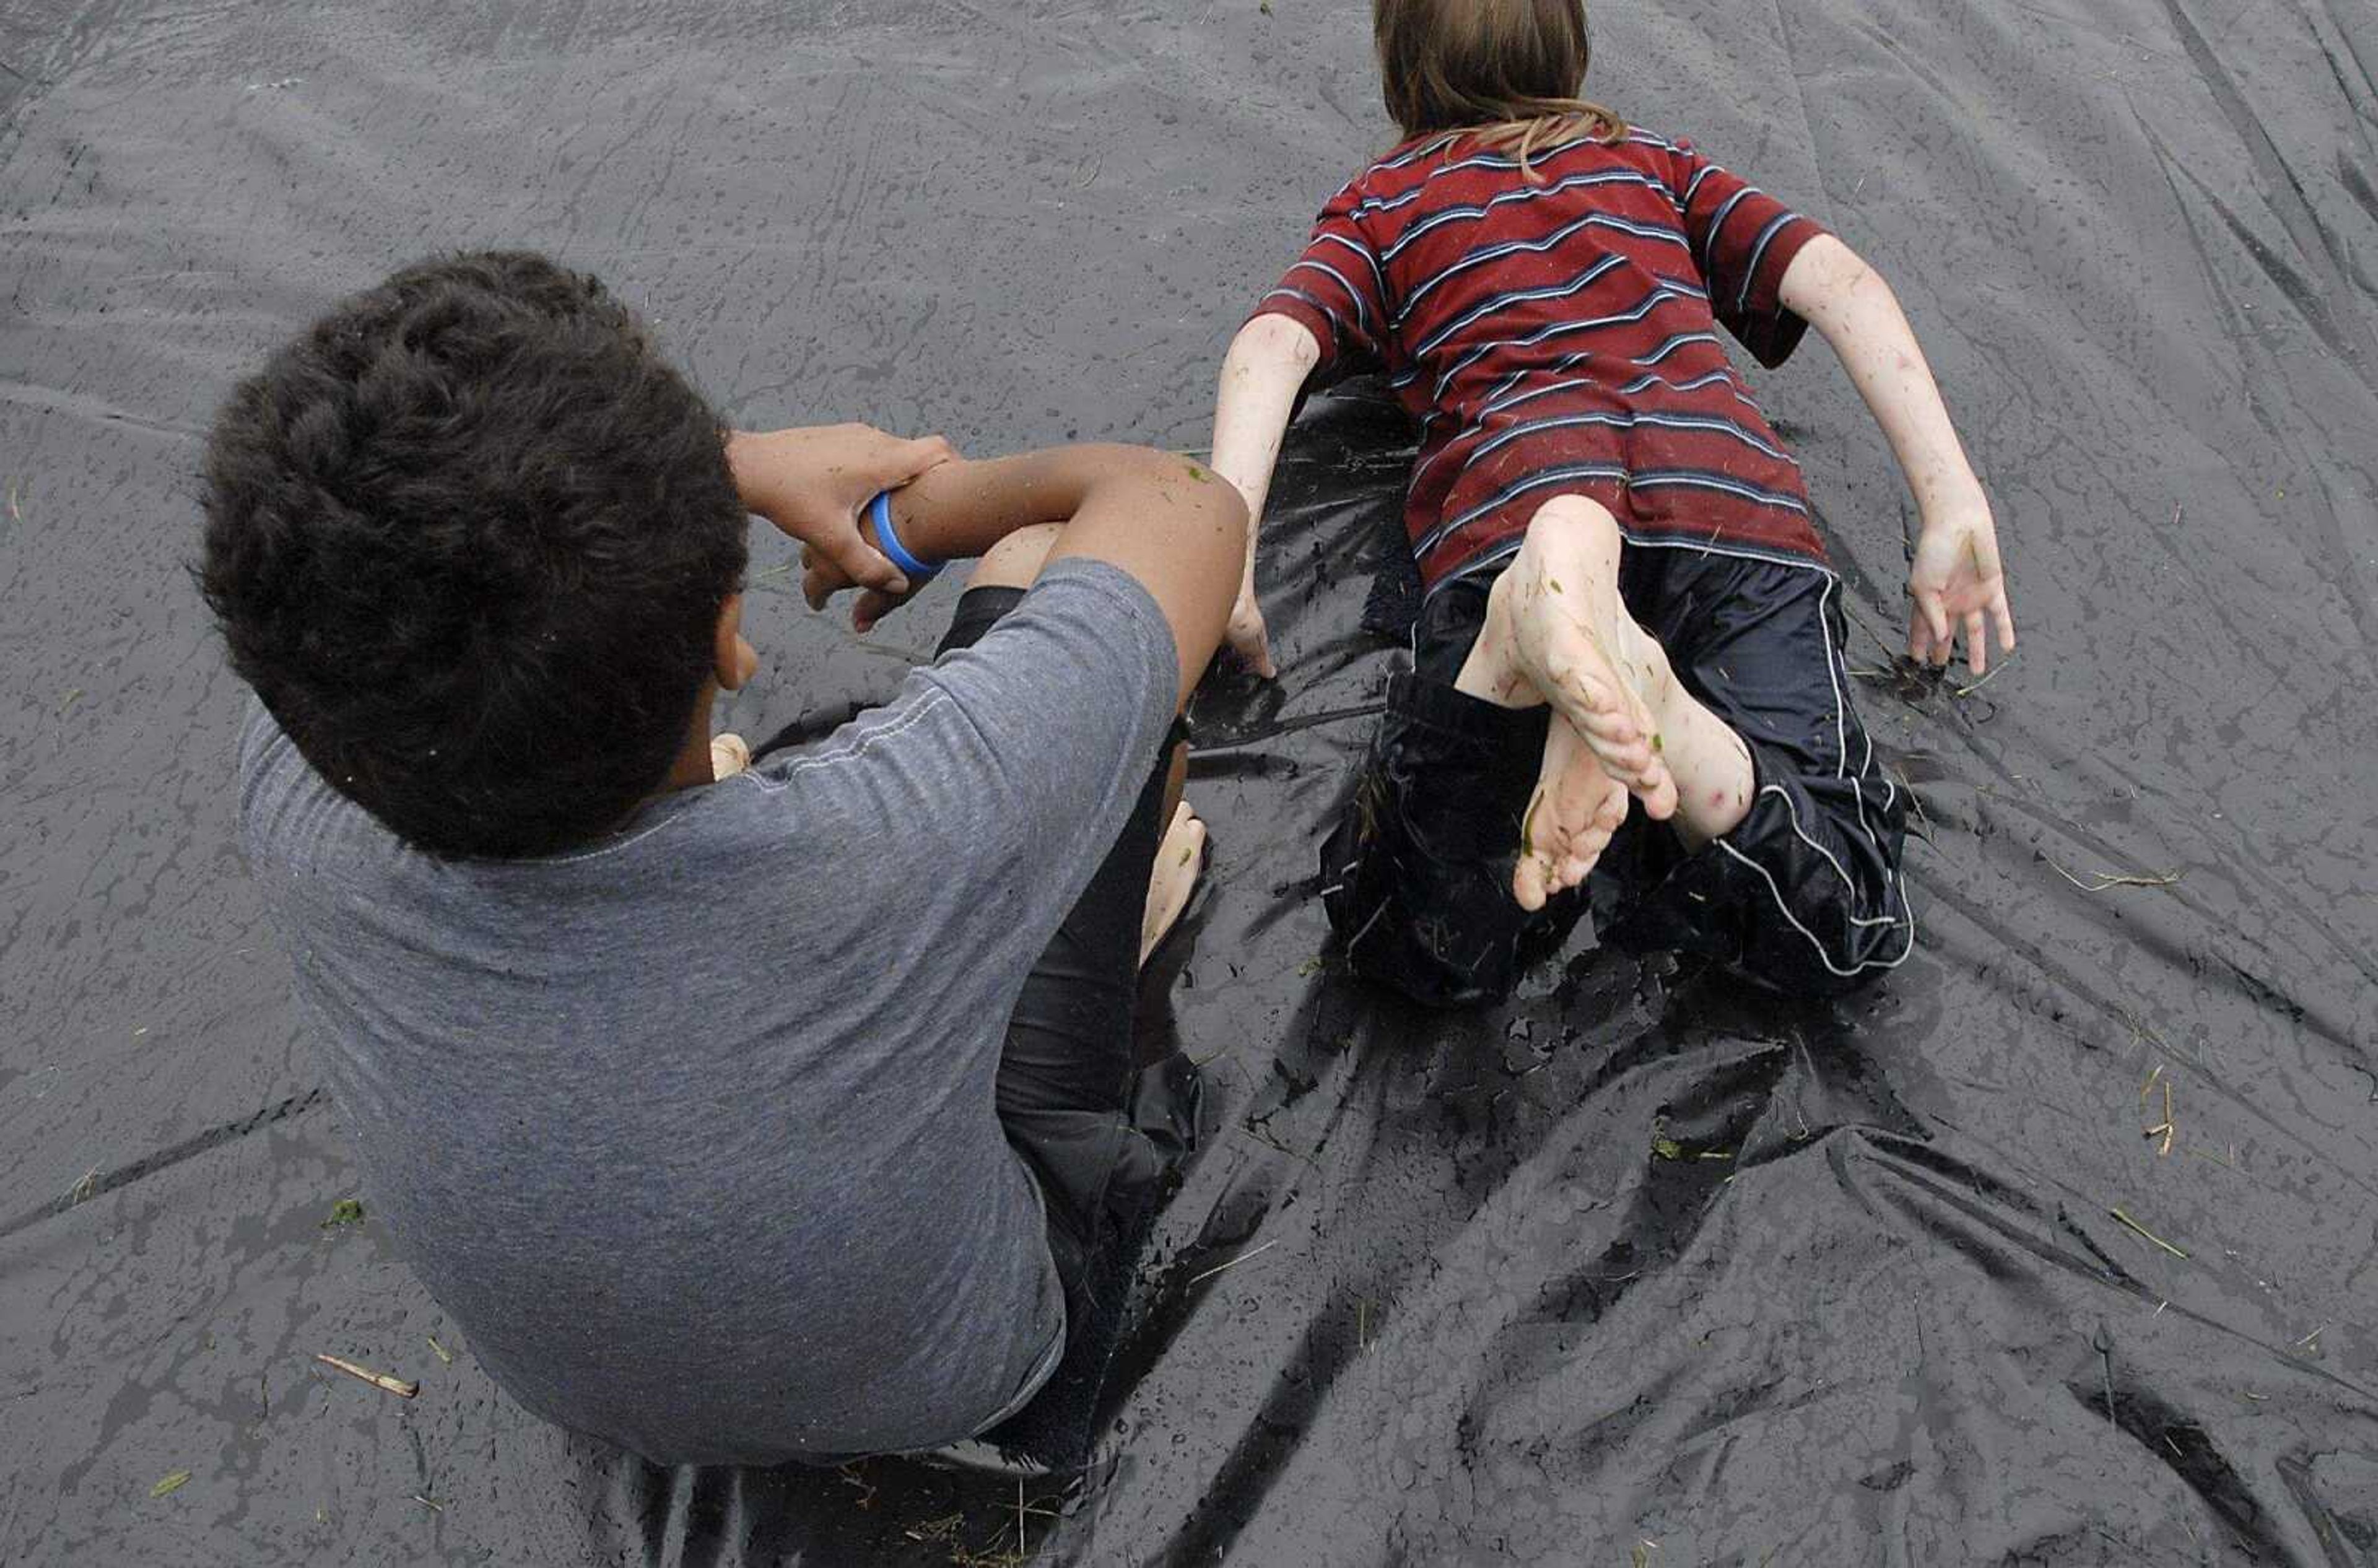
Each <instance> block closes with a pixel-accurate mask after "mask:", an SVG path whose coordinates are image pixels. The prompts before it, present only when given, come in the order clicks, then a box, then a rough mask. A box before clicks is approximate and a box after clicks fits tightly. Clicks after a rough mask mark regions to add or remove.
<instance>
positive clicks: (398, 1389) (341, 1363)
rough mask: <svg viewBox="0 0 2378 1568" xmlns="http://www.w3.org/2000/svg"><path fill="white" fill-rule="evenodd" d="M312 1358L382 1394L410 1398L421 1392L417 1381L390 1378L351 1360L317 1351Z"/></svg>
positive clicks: (384, 1373)
mask: <svg viewBox="0 0 2378 1568" xmlns="http://www.w3.org/2000/svg"><path fill="white" fill-rule="evenodd" d="M314 1359H316V1360H317V1361H319V1362H321V1363H322V1365H324V1366H326V1367H328V1368H330V1370H331V1371H340V1372H344V1373H346V1374H347V1376H349V1377H351V1378H354V1379H356V1380H357V1381H358V1382H367V1383H369V1384H371V1385H372V1386H373V1387H374V1388H376V1389H378V1390H379V1391H380V1392H381V1393H382V1394H395V1395H396V1396H397V1397H398V1398H399V1399H410V1398H412V1397H413V1396H414V1394H419V1393H420V1392H421V1385H420V1384H419V1383H417V1382H405V1381H404V1380H403V1379H402V1378H392V1377H390V1376H389V1375H388V1374H387V1373H386V1372H376V1371H372V1370H371V1369H370V1368H368V1367H358V1366H356V1365H355V1364H354V1362H353V1361H345V1360H342V1359H339V1358H338V1357H336V1356H325V1355H322V1354H320V1353H319V1352H317V1353H316V1354H315V1357H314Z"/></svg>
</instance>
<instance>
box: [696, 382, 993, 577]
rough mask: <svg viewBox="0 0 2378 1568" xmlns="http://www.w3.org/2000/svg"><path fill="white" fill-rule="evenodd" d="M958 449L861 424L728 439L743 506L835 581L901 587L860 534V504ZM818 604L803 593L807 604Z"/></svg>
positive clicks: (729, 459)
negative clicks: (825, 567) (794, 542)
mask: <svg viewBox="0 0 2378 1568" xmlns="http://www.w3.org/2000/svg"><path fill="white" fill-rule="evenodd" d="M956 456H957V452H956V450H955V449H953V448H952V447H951V446H950V444H949V442H947V441H945V440H943V438H942V437H939V436H929V437H924V438H923V439H921V440H915V441H906V440H902V439H901V438H900V437H897V436H887V435H885V434H884V433H883V431H881V430H877V429H874V428H873V427H871V426H870V425H823V426H820V427H817V428H815V429H807V430H772V431H769V432H768V433H767V434H765V435H755V434H752V433H751V432H749V431H740V430H739V431H737V432H735V433H734V434H733V435H731V436H729V437H727V465H728V466H729V467H730V468H732V469H733V470H734V471H735V484H736V487H737V488H738V489H739V490H740V491H741V492H742V494H743V504H744V505H745V506H746V507H748V508H750V509H751V510H752V511H754V512H756V513H758V514H759V515H760V516H762V517H764V518H766V519H767V520H768V521H770V522H773V523H775V525H776V526H777V527H778V528H780V529H782V530H783V531H784V532H785V533H787V534H789V535H790V536H791V537H793V538H795V539H798V540H799V541H800V542H801V544H802V545H804V546H806V549H805V550H804V552H803V554H804V556H805V557H806V558H808V559H810V560H811V561H813V562H814V561H823V562H824V563H827V564H829V565H831V566H832V567H833V568H834V569H835V573H836V574H837V575H838V578H839V587H845V588H847V587H858V588H867V589H873V590H877V591H879V592H884V593H905V592H907V586H908V585H907V582H906V581H903V580H902V578H901V576H900V573H899V570H898V569H897V568H895V567H894V566H893V564H892V563H891V562H890V561H888V560H886V559H884V558H883V555H882V554H881V553H880V552H878V551H877V550H876V548H875V546H874V545H870V544H869V543H868V542H867V541H866V539H865V538H863V537H862V536H861V535H860V533H859V509H860V508H861V507H864V506H865V505H867V503H868V502H870V501H871V500H873V499H874V498H875V497H876V494H877V493H878V492H879V491H883V490H897V489H898V488H900V486H902V485H906V484H907V483H908V482H909V481H910V480H912V479H915V478H916V477H917V476H918V475H919V474H920V473H924V472H925V471H926V470H927V469H929V468H932V467H934V466H936V465H937V464H940V463H944V462H948V461H951V460H952V459H954V458H955V457H956ZM824 603H825V600H824V598H823V595H822V594H820V593H817V592H811V594H810V607H811V609H816V608H819V607H820V606H822V605H823V604H824Z"/></svg>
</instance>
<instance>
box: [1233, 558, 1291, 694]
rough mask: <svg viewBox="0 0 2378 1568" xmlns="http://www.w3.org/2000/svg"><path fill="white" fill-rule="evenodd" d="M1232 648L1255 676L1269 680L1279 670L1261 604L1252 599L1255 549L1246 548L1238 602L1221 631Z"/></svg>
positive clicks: (1253, 596) (1253, 594) (1253, 592)
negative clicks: (1245, 568)
mask: <svg viewBox="0 0 2378 1568" xmlns="http://www.w3.org/2000/svg"><path fill="white" fill-rule="evenodd" d="M1223 636H1224V637H1225V638H1226V639H1227V640H1228V641H1229V644H1230V649H1231V652H1233V653H1236V654H1237V655H1238V656H1239V658H1240V659H1241V660H1242V661H1243V663H1244V664H1246V666H1247V668H1249V669H1251V670H1253V671H1254V672H1255V674H1256V675H1257V676H1261V677H1262V678H1263V679H1265V680H1269V679H1271V678H1272V677H1273V676H1277V675H1279V666H1278V665H1276V664H1273V663H1272V662H1271V633H1270V632H1269V631H1268V630H1267V628H1265V626H1264V615H1263V605H1262V604H1259V603H1257V602H1256V599H1255V552H1254V551H1252V550H1250V551H1248V552H1247V572H1246V576H1244V577H1243V578H1242V579H1240V581H1239V602H1238V603H1237V604H1233V605H1232V606H1231V625H1230V628H1229V629H1228V630H1227V631H1225V632H1224V633H1223Z"/></svg>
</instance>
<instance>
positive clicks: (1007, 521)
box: [803, 446, 1246, 701]
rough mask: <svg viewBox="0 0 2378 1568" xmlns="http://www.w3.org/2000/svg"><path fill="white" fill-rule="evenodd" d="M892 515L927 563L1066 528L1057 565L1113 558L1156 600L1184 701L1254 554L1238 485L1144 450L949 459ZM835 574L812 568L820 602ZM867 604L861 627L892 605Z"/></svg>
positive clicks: (809, 584) (898, 499)
mask: <svg viewBox="0 0 2378 1568" xmlns="http://www.w3.org/2000/svg"><path fill="white" fill-rule="evenodd" d="M892 518H893V525H894V527H895V528H896V529H897V530H898V532H899V535H900V543H901V544H902V545H905V546H906V547H907V550H908V552H909V554H911V555H913V556H916V557H919V558H920V559H923V560H928V561H939V560H957V559H962V558H967V557H974V556H979V555H981V554H982V553H983V552H984V551H986V550H988V549H990V548H991V546H992V545H995V544H997V543H998V542H999V541H1000V540H1002V539H1004V538H1006V537H1007V536H1008V535H1009V534H1010V533H1015V531H1016V530H1017V529H1019V528H1028V527H1031V526H1032V525H1034V524H1036V523H1044V522H1055V523H1061V524H1063V532H1062V533H1059V534H1058V536H1057V542H1056V544H1055V545H1053V546H1052V547H1051V550H1050V552H1049V559H1050V560H1051V561H1056V560H1061V559H1063V558H1065V557H1087V558H1090V559H1094V560H1102V561H1106V562H1109V563H1111V565H1113V566H1116V567H1119V568H1121V569H1123V571H1125V572H1128V573H1129V574H1130V575H1131V576H1132V577H1133V578H1135V579H1136V580H1137V581H1138V582H1139V584H1140V586H1142V587H1143V588H1145V589H1147V592H1148V594H1149V596H1150V597H1151V598H1153V599H1154V600H1155V601H1156V604H1157V607H1158V609H1159V610H1161V611H1162V612H1163V615H1164V618H1165V621H1166V622H1167V623H1168V624H1169V625H1170V626H1171V628H1172V637H1173V642H1174V645H1175V650H1176V652H1178V653H1179V655H1180V661H1181V697H1182V700H1184V701H1185V700H1187V699H1188V695H1189V692H1190V691H1191V690H1192V689H1193V688H1195V686H1196V684H1197V680H1198V677H1199V676H1202V675H1203V674H1204V673H1205V670H1206V665H1207V662H1208V661H1209V660H1211V659H1212V658H1213V656H1214V650H1215V649H1216V647H1218V646H1219V644H1220V642H1221V638H1222V628H1223V625H1224V623H1225V622H1226V621H1227V620H1228V618H1229V616H1230V610H1231V596H1232V594H1233V593H1235V592H1237V589H1238V582H1239V573H1240V568H1241V563H1242V561H1243V558H1244V557H1245V553H1246V510H1245V508H1244V507H1243V505H1242V504H1241V503H1240V501H1239V498H1238V497H1237V496H1236V495H1234V494H1233V493H1232V492H1231V488H1230V486H1228V485H1223V484H1221V483H1220V482H1219V480H1217V479H1216V478H1215V477H1214V476H1213V475H1212V474H1211V473H1207V471H1206V469H1205V467H1204V466H1203V465H1201V464H1198V463H1195V462H1192V461H1189V460H1187V459H1185V458H1182V457H1177V456H1174V455H1173V454H1171V453H1169V452H1158V451H1150V450H1148V449H1146V448H1142V447H1116V446H1083V447H1057V448H1051V449H1049V450H1046V451H1039V452H1026V453H1023V454H1020V455H1018V456H1015V457H1009V458H996V459H992V460H991V461H983V462H966V461H958V462H947V463H943V464H941V465H939V466H937V467H935V468H932V469H930V470H928V471H927V472H926V473H923V474H922V475H920V476H919V478H918V479H917V480H916V481H915V482H914V483H912V484H910V485H907V487H906V488H905V489H902V490H899V491H896V492H895V493H894V495H893V497H892ZM869 527H870V528H871V527H872V525H871V524H870V525H869ZM838 577H839V574H829V575H822V573H821V570H820V566H819V563H817V562H816V561H815V560H812V563H811V573H810V576H809V578H808V579H807V580H806V581H805V582H804V585H803V586H804V589H805V591H806V592H809V594H810V597H811V603H812V604H817V603H820V602H822V601H823V597H824V596H825V594H826V593H829V592H835V591H837V590H838V589H839V588H841V587H845V586H848V583H847V580H843V581H836V579H837V578H838ZM870 599H871V600H872V601H874V602H873V603H872V604H870V603H869V602H867V601H862V603H861V605H860V610H859V618H860V621H861V625H862V627H863V626H865V625H867V624H871V622H872V620H873V619H874V618H875V616H877V615H880V614H881V613H882V611H883V609H884V608H888V607H889V604H890V603H892V601H889V600H877V599H875V596H874V595H872V594H871V595H870ZM871 610H872V613H870V612H871Z"/></svg>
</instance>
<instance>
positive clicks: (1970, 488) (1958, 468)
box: [1218, 234, 2014, 675]
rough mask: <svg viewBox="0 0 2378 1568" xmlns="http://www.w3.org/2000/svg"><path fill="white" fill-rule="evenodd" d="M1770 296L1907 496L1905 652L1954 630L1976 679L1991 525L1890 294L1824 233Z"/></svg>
mask: <svg viewBox="0 0 2378 1568" xmlns="http://www.w3.org/2000/svg"><path fill="white" fill-rule="evenodd" d="M1781 293H1782V294H1783V300H1784V305H1786V306H1787V307H1789V308H1790V309H1791V310H1792V311H1793V312H1795V313H1796V315H1798V316H1799V317H1802V318H1803V319H1804V320H1806V321H1807V322H1808V324H1809V325H1810V326H1812V327H1814V328H1816V329H1817V330H1818V331H1819V332H1820V333H1821V334H1823V336H1824V339H1825V341H1827V342H1828V343H1831V344H1832V347H1833V352H1834V353H1836V354H1838V355H1840V356H1841V361H1842V365H1843V367H1844V369H1846V370H1847V371H1848V372H1849V374H1850V380H1851V381H1852V382H1853V383H1854V384H1856V387H1857V389H1858V395H1859V396H1861V397H1863V398H1864V399H1865V400H1866V405H1867V407H1868V409H1870V410H1872V411H1873V413H1874V417H1875V422H1876V423H1877V424H1879V425H1881V426H1882V432H1883V435H1884V436H1885V437H1888V438H1889V439H1890V441H1891V449H1892V451H1893V452H1894V453H1895V454H1897V456H1898V458H1899V466H1900V468H1901V469H1902V470H1904V472H1905V473H1906V475H1907V484H1908V487H1909V488H1910V489H1911V490H1913V491H1914V492H1915V494H1916V509H1917V511H1918V513H1919V515H1920V516H1921V517H1922V519H1923V533H1922V536H1921V537H1920V538H1919V539H1918V540H1917V542H1916V560H1915V563H1914V565H1913V566H1912V567H1911V568H1910V569H1909V572H1908V582H1907V587H1908V592H1909V594H1910V595H1911V596H1912V597H1913V598H1914V599H1915V601H1916V607H1915V611H1914V613H1913V615H1912V616H1911V617H1910V619H1909V623H1908V636H1907V651H1908V652H1909V653H1910V654H1912V655H1913V656H1914V657H1916V658H1917V659H1919V660H1923V661H1926V662H1928V663H1930V664H1947V663H1948V662H1949V660H1950V658H1951V657H1952V655H1953V654H1954V652H1956V639H1957V633H1958V630H1959V629H1960V628H1962V629H1963V630H1964V637H1965V657H1966V660H1967V662H1968V663H1969V664H1972V666H1973V668H1974V672H1975V673H1976V675H1979V674H1982V673H1984V672H1986V671H1987V670H1988V668H1989V631H1990V628H1991V627H1992V626H1995V627H1996V628H1998V635H1999V644H2000V648H2001V649H2003V650H2004V651H2006V652H2013V650H2014V616H2013V613H2012V611H2011V610H2010V609H2009V608H2008V606H2007V592H2006V577H2005V573H2004V570H2003V569H2002V567H2001V565H2000V557H1999V539H1998V526H1997V523H1996V522H1995V521H1993V519H1992V517H1991V515H1990V503H1989V498H1988V497H1987V496H1985V495H1984V494H1983V493H1982V486H1981V482H1980V481H1979V480H1977V479H1976V478H1975V477H1974V470H1973V466H1972V464H1970V463H1969V462H1967V461H1966V459H1965V449H1964V446H1963V445H1961V444H1960V443H1959V441H1958V439H1957V432H1956V428H1955V427H1954V426H1953V425H1951V424H1950V422H1949V411H1948V408H1947V407H1946V405H1944V404H1943V403H1942V402H1941V401H1940V386H1939V384H1938V383H1937V382H1935V381H1934V380H1933V378H1932V369H1931V366H1930V365H1927V364H1926V363H1925V359H1924V351H1923V349H1922V348H1920V347H1919V346H1917V344H1916V333H1915V331H1914V330H1913V329H1911V328H1909V326H1908V325H1907V317H1905V315H1904V314H1903V313H1902V312H1901V310H1900V308H1899V301H1898V299H1897V297H1896V296H1894V295H1893V294H1892V292H1891V285H1890V284H1888V283H1886V282H1884V281H1883V280H1882V276H1881V274H1880V273H1878V272H1876V271H1875V270H1874V269H1872V268H1871V267H1868V265H1867V264H1866V263H1865V262H1864V261H1863V260H1861V259H1859V257H1858V256H1857V254H1856V252H1855V251H1853V250H1851V249H1850V247H1849V246H1847V245H1844V244H1843V243H1842V242H1841V241H1839V240H1837V239H1835V238H1833V237H1832V235H1830V234H1827V235H1822V236H1820V237H1819V238H1817V239H1814V240H1811V241H1810V242H1809V243H1808V245H1806V246H1805V247H1803V248H1802V250H1801V251H1800V254H1799V255H1797V256H1796V257H1793V259H1792V265H1791V267H1790V268H1789V269H1786V270H1785V272H1784V281H1783V287H1782V290H1781ZM1218 461H1219V460H1218Z"/></svg>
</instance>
